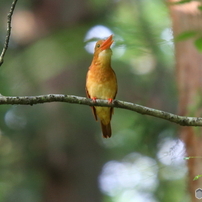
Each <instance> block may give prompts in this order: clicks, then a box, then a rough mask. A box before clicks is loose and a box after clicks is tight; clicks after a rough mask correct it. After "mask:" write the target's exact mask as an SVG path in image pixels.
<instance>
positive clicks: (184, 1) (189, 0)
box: [173, 0, 192, 4]
mask: <svg viewBox="0 0 202 202" xmlns="http://www.w3.org/2000/svg"><path fill="white" fill-rule="evenodd" d="M191 1H192V0H181V1H177V2H173V4H185V3H189V2H191Z"/></svg>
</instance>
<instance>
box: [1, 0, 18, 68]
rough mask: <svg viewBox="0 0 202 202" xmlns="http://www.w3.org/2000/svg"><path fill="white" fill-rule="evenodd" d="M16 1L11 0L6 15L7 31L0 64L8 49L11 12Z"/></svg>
mask: <svg viewBox="0 0 202 202" xmlns="http://www.w3.org/2000/svg"><path fill="white" fill-rule="evenodd" d="M17 1H18V0H14V1H13V3H12V5H11V8H10V11H9V13H8V16H7V32H6V39H5V42H4V47H3V50H2V52H1V55H0V66H1V65H2V64H3V62H4V56H5V54H6V51H7V49H8V44H9V40H10V35H11V20H12V16H13V12H14V9H15V6H16V3H17Z"/></svg>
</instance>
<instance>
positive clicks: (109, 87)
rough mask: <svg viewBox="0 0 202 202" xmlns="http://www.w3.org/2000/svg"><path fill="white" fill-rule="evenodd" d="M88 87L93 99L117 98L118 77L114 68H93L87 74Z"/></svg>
mask: <svg viewBox="0 0 202 202" xmlns="http://www.w3.org/2000/svg"><path fill="white" fill-rule="evenodd" d="M86 87H87V89H88V93H89V96H90V97H91V98H93V97H96V98H100V99H110V98H112V99H113V98H115V96H116V92H117V81H116V76H115V73H114V71H113V70H112V68H111V67H110V68H107V69H105V68H94V67H91V68H90V69H89V71H88V74H87V83H86Z"/></svg>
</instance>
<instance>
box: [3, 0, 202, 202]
mask: <svg viewBox="0 0 202 202" xmlns="http://www.w3.org/2000/svg"><path fill="white" fill-rule="evenodd" d="M44 2H47V1H44ZM59 2H60V1H59ZM70 2H71V1H70ZM70 2H69V5H70V6H71V5H72V6H75V5H73V4H71V3H70ZM72 2H73V1H72ZM75 2H79V1H75ZM86 2H87V3H86V4H87V6H86V7H87V8H89V9H90V10H92V13H91V14H92V16H93V17H89V18H88V15H87V17H86V19H84V21H82V22H80V21H78V22H77V23H75V24H66V22H65V21H62V20H61V19H60V21H59V19H58V22H56V24H55V25H54V26H52V27H46V29H47V30H48V31H47V32H46V34H44V33H43V34H41V36H38V37H37V38H35V39H34V40H32V41H30V43H27V44H26V45H25V44H20V43H19V42H18V41H16V40H15V37H13V38H12V39H11V42H10V47H9V50H8V52H7V54H6V57H5V62H4V65H3V66H2V68H1V71H0V78H1V79H0V84H1V85H0V86H1V93H2V94H3V95H16V96H17V95H39V94H48V93H63V94H75V95H81V96H85V75H86V72H87V69H88V66H89V65H90V62H91V59H92V55H91V54H89V53H87V52H86V50H85V49H84V47H85V45H86V44H87V42H85V41H84V38H85V35H86V33H87V32H88V31H89V30H90V29H91V28H92V27H93V26H96V25H100V24H101V25H103V26H105V27H108V28H109V29H110V30H111V31H112V32H113V33H114V37H115V45H114V46H113V47H112V49H113V51H114V55H113V58H112V66H113V69H114V70H115V72H116V74H117V78H118V84H119V90H118V95H117V99H120V100H126V101H130V102H134V103H139V104H142V105H146V106H148V107H154V108H158V109H162V110H165V111H169V112H173V113H176V108H177V95H176V88H175V75H174V69H173V66H174V53H173V42H172V33H171V30H170V26H171V25H170V19H169V13H168V10H167V8H166V5H165V4H164V3H163V1H160V0H155V1H146V0H145V1H138V0H134V1H130V0H117V1H99V0H89V1H86ZM181 2H182V1H181ZM60 4H61V5H60V8H62V7H65V6H66V4H67V2H65V1H61V2H60ZM0 5H1V10H3V8H6V9H7V10H9V7H8V6H9V5H8V1H6V0H3V1H1V3H0ZM36 5H38V7H39V8H40V4H39V2H38V1H34V3H33V2H32V1H19V2H18V4H17V9H16V12H17V11H18V12H20V11H21V10H27V11H29V12H34V11H36ZM73 8H75V7H73ZM73 8H72V9H73ZM6 9H5V10H6ZM41 9H42V8H41ZM43 9H45V8H43ZM83 9H84V8H83ZM5 10H4V13H5ZM47 10H48V7H47ZM44 12H45V10H44ZM47 12H48V11H47ZM63 12H64V10H63ZM74 12H76V10H75V11H74ZM79 12H81V11H79ZM85 12H86V11H85ZM85 12H84V13H85ZM86 13H87V12H86ZM5 15H6V13H5ZM65 15H67V13H65V12H64V13H60V16H65ZM16 16H17V14H16V15H14V16H13V17H16ZM57 17H58V16H56V18H57ZM58 18H59V17H58ZM5 19H6V18H5ZM5 19H2V21H1V22H0V25H2V26H1V27H0V29H1V30H0V33H1V37H0V39H1V44H2V45H3V42H4V35H5V26H3V25H4V24H5ZM3 20H4V21H3ZM37 22H38V23H39V22H40V20H39V19H38V21H37ZM27 23H28V24H29V22H27ZM39 24H40V23H39ZM19 27H20V26H19ZM38 28H39V30H35V32H36V33H37V32H40V28H41V27H38ZM41 29H42V28H41ZM13 35H15V30H13ZM183 37H185V38H187V37H190V35H189V34H184V36H181V37H180V38H183ZM197 44H199V43H197ZM199 46H201V42H200V44H199ZM120 50H121V51H122V53H119V51H120ZM0 111H1V113H0V117H1V122H0V130H1V131H0V145H1V147H0V155H1V160H0V165H1V166H0V187H1V189H0V201H2V202H13V201H15V202H16V201H20V202H37V201H43V200H44V198H45V197H46V196H45V195H48V194H50V193H48V192H45V191H44V190H46V189H48V188H47V187H48V184H49V183H51V180H50V177H51V176H52V175H53V174H52V173H56V172H57V173H61V176H63V173H65V172H66V170H68V169H70V171H71V172H70V176H71V175H72V176H74V179H75V181H74V180H73V179H72V178H73V177H72V178H71V180H70V181H73V182H72V183H73V184H75V183H76V182H78V184H79V185H80V186H81V187H79V186H78V187H77V189H78V192H79V193H80V192H81V190H82V189H83V190H84V191H85V192H86V195H87V194H89V193H90V192H93V190H92V187H95V189H98V188H100V187H99V185H97V187H96V186H93V185H94V184H93V185H92V183H91V180H89V178H88V177H89V176H90V175H91V172H92V173H93V172H94V170H96V172H97V173H96V172H95V175H96V174H97V177H96V178H95V177H94V178H95V179H93V180H94V181H97V179H99V177H100V176H102V175H103V169H104V166H105V165H107V162H111V161H114V160H116V161H117V162H119V163H120V164H123V165H126V167H127V165H129V164H130V163H131V164H130V165H133V166H134V168H135V165H136V163H137V160H138V159H139V162H140V165H141V161H140V160H141V159H143V157H145V158H149V159H152V160H153V161H152V162H154V166H156V167H157V173H156V174H152V175H156V176H157V178H156V180H155V184H156V186H155V189H151V190H150V189H148V190H147V189H145V188H144V185H142V186H143V187H140V188H137V187H138V185H137V186H134V187H133V189H130V188H127V186H126V188H122V187H118V188H117V189H119V192H118V193H117V194H113V190H112V191H111V192H110V190H108V192H107V193H106V192H105V191H102V194H103V195H104V196H103V200H102V201H105V202H110V201H116V202H117V201H118V202H121V201H129V202H130V201H155V202H156V201H161V202H170V201H188V199H187V195H185V193H184V192H185V189H186V181H185V177H186V176H185V174H183V175H182V176H181V177H176V178H174V177H173V178H172V176H173V175H174V173H175V171H174V172H172V170H174V169H178V170H180V169H183V168H185V165H184V164H183V163H182V164H180V166H179V167H177V168H176V167H175V163H174V162H173V161H172V157H173V156H172V152H171V153H170V151H171V150H172V149H173V148H174V149H173V151H175V149H176V148H177V147H178V144H176V145H175V146H173V148H171V149H170V148H169V149H168V151H167V153H166V155H165V158H170V159H171V163H170V164H169V165H168V164H165V163H162V162H161V159H159V158H158V153H159V152H160V148H161V145H162V142H163V141H166V140H167V139H166V138H168V137H169V138H170V139H171V140H174V141H176V142H177V141H178V138H177V128H176V126H175V125H173V124H171V123H169V122H166V121H163V120H160V119H156V118H154V117H148V116H142V115H140V114H137V113H134V112H130V111H125V110H119V109H115V114H114V116H113V119H112V129H113V136H112V138H111V139H107V140H105V139H102V137H101V131H100V128H99V127H100V126H99V124H98V123H96V122H95V121H94V119H93V115H92V114H91V111H90V108H88V107H85V106H78V105H70V104H64V103H51V104H43V105H36V106H32V107H31V106H1V107H0ZM133 153H135V154H136V155H139V156H140V157H141V158H137V157H134V158H127V160H125V159H126V157H128V155H130V154H133ZM178 155H179V156H180V158H181V159H183V154H181V153H179V154H178V153H176V156H178ZM66 161H68V163H67V164H66V163H65V162H66ZM145 162H147V161H145ZM70 165H71V166H70ZM60 166H61V167H60ZM133 166H132V169H133ZM151 167H152V166H151V165H150V164H149V166H148V167H147V168H146V169H142V170H141V175H142V177H144V174H145V173H146V170H149V169H150V168H151ZM56 168H57V169H56ZM82 168H83V170H82ZM88 168H89V169H88ZM58 170H59V171H58ZM74 170H76V171H77V175H74V174H73V173H74ZM168 170H169V171H170V172H167V171H168ZM126 171H127V169H126ZM114 172H117V171H115V170H114ZM101 173H102V175H101ZM165 173H166V174H165ZM121 174H122V173H120V175H121ZM54 176H58V174H57V175H54ZM92 176H94V175H93V174H92ZM135 177H137V176H136V174H135V171H133V172H132V175H131V176H129V174H128V178H134V179H135ZM151 177H152V176H149V177H146V178H141V179H145V182H144V183H145V186H146V184H147V180H149V179H150V178H151ZM109 179H111V178H109ZM142 181H143V180H142ZM83 182H85V183H86V186H83V187H82V185H83V184H82V183H83ZM70 186H71V185H70ZM106 186H107V184H106ZM136 189H137V190H139V191H138V192H136V191H135V190H136ZM131 192H132V194H131ZM133 192H134V193H133ZM146 195H147V196H146ZM138 196H139V197H140V198H138ZM148 196H150V197H148ZM127 197H128V198H127ZM84 198H85V197H84ZM70 201H71V200H70ZM75 201H76V200H75ZM98 201H99V200H98Z"/></svg>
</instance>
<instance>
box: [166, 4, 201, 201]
mask: <svg viewBox="0 0 202 202" xmlns="http://www.w3.org/2000/svg"><path fill="white" fill-rule="evenodd" d="M171 2H175V0H170V1H169V3H171ZM198 6H199V2H190V3H185V4H178V5H169V8H170V12H171V17H172V23H173V34H174V37H176V36H179V34H181V33H183V32H187V31H196V32H197V33H198V34H199V33H200V31H199V30H202V14H201V11H200V10H199V9H198ZM196 39H197V38H196V37H192V38H189V39H187V40H183V41H178V42H176V43H175V56H176V75H177V84H178V90H179V114H180V115H183V116H201V110H202V107H201V105H200V103H201V101H202V100H201V90H202V78H201V77H202V54H201V53H199V51H198V50H197V49H196V47H195V45H194V41H195V40H196ZM201 135H202V129H201V128H194V127H182V128H181V129H180V138H181V139H182V140H183V141H184V143H185V146H186V156H188V157H198V156H200V157H201V156H202V136H201ZM187 166H188V187H189V192H190V196H191V201H192V202H194V201H198V199H196V197H195V190H196V189H197V188H199V187H202V178H199V179H198V180H195V181H193V179H194V177H195V176H197V175H199V174H202V159H201V158H191V159H189V160H188V161H187Z"/></svg>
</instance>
